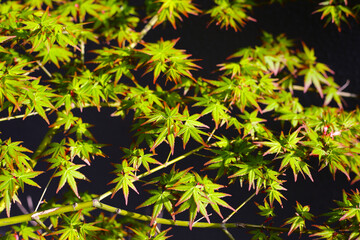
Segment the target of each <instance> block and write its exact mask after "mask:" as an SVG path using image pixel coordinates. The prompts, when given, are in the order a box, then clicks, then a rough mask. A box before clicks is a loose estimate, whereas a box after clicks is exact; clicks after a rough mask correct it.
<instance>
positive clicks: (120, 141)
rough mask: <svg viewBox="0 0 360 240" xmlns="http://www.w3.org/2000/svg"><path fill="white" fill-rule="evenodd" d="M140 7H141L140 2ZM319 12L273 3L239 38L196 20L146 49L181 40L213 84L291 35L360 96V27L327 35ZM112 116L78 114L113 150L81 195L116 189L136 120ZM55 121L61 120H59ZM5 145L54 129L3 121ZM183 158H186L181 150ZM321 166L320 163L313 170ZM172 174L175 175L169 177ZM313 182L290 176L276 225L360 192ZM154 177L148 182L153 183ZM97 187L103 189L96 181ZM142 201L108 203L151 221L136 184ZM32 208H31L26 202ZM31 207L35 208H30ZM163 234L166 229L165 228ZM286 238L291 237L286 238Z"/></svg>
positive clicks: (323, 176) (204, 235)
mask: <svg viewBox="0 0 360 240" xmlns="http://www.w3.org/2000/svg"><path fill="white" fill-rule="evenodd" d="M135 2H136V1H135ZM195 2H196V3H197V4H198V7H199V8H200V9H207V8H208V7H209V6H210V4H209V3H210V1H206V0H202V1H200V0H198V1H195ZM316 8H317V5H316V4H315V3H312V2H310V1H302V0H301V1H294V2H291V1H290V2H289V3H286V4H285V5H283V6H282V5H280V4H273V5H271V6H268V5H267V6H260V7H256V8H255V9H254V11H253V13H252V14H251V16H252V17H254V18H255V19H256V20H257V22H249V23H248V24H247V25H246V26H245V28H244V29H243V30H242V31H240V32H235V31H233V30H232V29H229V30H228V31H226V30H225V29H219V28H218V27H217V26H215V25H214V24H212V25H210V26H208V27H207V25H208V22H209V20H210V18H209V16H200V17H199V16H197V17H196V16H190V17H189V18H184V21H183V22H182V23H180V24H179V25H178V28H177V30H174V29H173V28H172V27H171V26H170V25H166V26H163V25H160V26H158V27H157V28H155V29H154V30H151V31H150V32H149V33H148V34H147V35H146V36H145V38H144V40H145V41H147V42H156V41H157V40H159V39H160V38H161V37H163V39H164V40H170V39H175V38H178V37H180V40H179V42H178V43H177V45H176V48H179V49H186V51H187V53H190V54H192V57H193V58H195V59H202V60H201V61H199V62H197V64H198V65H200V66H201V67H202V69H200V70H199V71H197V72H193V75H194V76H195V77H197V76H202V77H205V78H210V79H214V78H215V76H216V73H214V69H216V65H217V64H219V63H222V62H224V61H225V59H226V58H227V57H228V56H229V55H231V54H232V53H234V52H235V51H237V50H238V49H240V48H242V47H247V46H255V45H259V44H261V42H260V37H261V35H262V33H261V32H262V31H263V30H264V31H267V32H269V33H272V34H274V35H277V34H280V33H285V34H286V35H287V36H288V37H289V38H290V39H294V40H295V42H296V43H297V44H298V46H299V47H300V46H301V41H303V42H304V43H306V45H307V46H308V47H310V48H314V49H315V54H316V56H317V58H318V61H319V62H323V63H325V64H327V65H328V66H329V67H330V68H331V69H333V70H334V71H335V81H336V82H337V83H338V84H339V85H343V84H344V83H345V82H346V80H350V85H349V87H348V88H347V89H346V90H345V91H347V92H352V93H359V92H360V81H359V79H360V78H359V77H360V72H359V66H360V64H359V63H360V62H359V61H360V56H358V54H359V53H360V51H359V50H360V49H359V43H360V27H359V25H357V23H356V22H355V21H350V27H349V26H347V25H343V27H342V31H341V32H338V31H337V29H336V27H335V26H333V25H331V24H330V25H329V26H328V27H326V28H324V27H323V23H324V22H322V21H321V20H320V14H312V12H313V11H314V10H315V9H316ZM346 101H347V103H348V106H347V108H348V109H349V110H350V109H354V108H355V106H356V105H357V104H358V100H357V99H346ZM302 103H303V104H304V105H305V106H308V105H311V104H316V105H321V103H322V100H321V99H320V98H319V97H317V96H315V97H311V98H308V97H306V98H304V99H302ZM111 113H112V109H105V108H104V109H101V112H97V110H96V109H84V111H83V112H82V113H81V112H80V111H75V114H77V115H79V116H82V117H83V120H84V122H88V123H91V124H94V125H95V126H96V127H94V128H93V129H92V132H93V134H94V136H95V138H96V139H97V140H98V142H99V143H106V144H111V146H110V147H104V149H103V151H104V152H105V154H106V155H107V156H108V158H97V159H96V160H95V161H93V163H92V166H91V167H85V168H84V174H85V175H86V176H87V177H88V178H89V179H90V180H94V182H90V183H88V182H80V181H79V191H83V190H87V191H88V192H89V193H95V194H102V193H104V192H105V191H108V190H110V189H111V187H113V186H110V185H106V184H107V183H108V182H110V181H111V180H112V179H113V177H114V176H113V175H111V174H109V172H111V171H112V170H113V167H112V166H111V165H110V162H118V163H119V162H121V156H122V152H121V150H120V148H121V147H129V145H130V143H131V134H130V132H129V129H130V124H131V122H130V117H128V118H126V119H125V120H122V119H121V118H112V117H109V115H110V114H111ZM52 119H54V116H52ZM0 127H1V130H0V131H1V132H2V135H1V138H2V139H7V138H9V137H11V138H12V140H13V141H15V140H16V141H23V142H24V143H23V145H24V146H25V147H27V148H29V149H32V150H35V149H36V148H37V146H38V144H39V143H40V141H41V140H42V138H43V136H44V135H45V133H46V131H47V129H48V127H47V124H46V123H45V122H44V121H43V120H41V118H40V117H38V116H34V117H28V118H27V119H26V120H12V121H7V122H2V123H1V124H0ZM162 149H164V151H163V152H168V149H167V148H165V147H164V148H159V150H160V151H159V152H160V154H159V156H158V157H157V158H159V159H161V157H165V154H164V155H162V154H161V152H162V151H161V150H162ZM179 151H180V152H179V153H176V154H175V156H176V155H180V154H181V149H180V150H179ZM203 163H204V161H203V160H201V159H185V160H183V161H182V162H181V163H180V164H181V165H180V164H178V165H177V166H178V167H179V168H181V169H185V168H186V167H188V166H191V165H194V164H195V166H197V167H200V166H201V165H202V164H203ZM46 167H47V165H46V164H44V163H40V164H38V166H37V167H36V169H37V170H40V169H41V170H44V169H46ZM314 167H316V163H314ZM165 171H168V170H165ZM312 173H313V177H314V182H311V181H310V180H308V179H307V180H304V179H303V178H302V177H301V176H299V178H298V181H297V182H296V183H295V182H294V181H293V178H292V175H290V176H289V178H288V182H287V183H286V184H285V187H286V188H287V189H288V190H287V192H286V193H284V195H285V196H286V198H287V201H284V208H283V209H281V208H280V207H278V206H277V209H276V213H277V215H278V216H277V217H276V218H275V221H276V222H275V223H276V224H277V226H279V225H281V223H282V222H281V221H282V220H283V219H284V218H286V217H290V216H292V214H294V206H295V205H296V201H298V202H300V203H301V204H303V205H307V204H309V205H310V206H311V212H313V213H314V214H320V213H323V212H326V211H327V210H328V209H329V207H333V206H335V205H334V202H333V200H334V199H336V200H340V199H341V192H342V189H346V190H349V189H350V188H355V187H356V186H357V187H358V186H359V185H355V186H350V184H349V183H348V182H347V180H346V178H345V177H344V176H343V175H341V174H337V176H336V181H334V180H333V179H332V176H331V175H330V174H329V173H328V171H327V170H326V169H325V170H323V171H321V172H320V173H317V172H316V170H312ZM48 178H49V174H43V175H40V176H39V177H38V179H39V180H38V181H37V182H39V183H40V185H41V186H45V185H46V183H47V180H48ZM147 179H149V178H146V179H145V180H147ZM95 180H96V182H95ZM57 183H58V179H56V180H55V181H54V182H53V183H52V184H51V187H50V189H49V191H48V193H47V194H46V196H45V198H46V199H49V198H50V197H52V196H54V195H55V191H56V187H57ZM136 187H137V188H138V190H139V192H140V195H136V193H134V192H133V191H130V196H129V200H130V201H129V205H128V206H125V203H124V199H123V196H122V194H121V193H118V194H117V195H116V196H115V197H114V199H112V200H110V199H107V200H106V201H105V202H106V203H109V204H111V205H113V206H116V207H120V208H125V209H129V210H130V211H137V212H140V213H144V214H151V209H147V208H145V209H138V210H135V207H136V206H138V205H140V204H141V203H142V201H143V200H144V199H145V197H146V196H147V195H146V193H145V192H144V191H142V185H141V184H140V183H137V184H136ZM26 190H27V191H26V192H25V193H23V194H21V198H22V199H25V198H26V196H31V197H32V199H33V201H34V203H37V201H38V199H39V196H40V194H41V191H42V190H38V189H35V188H30V187H29V188H26ZM65 191H67V189H66V187H65V188H64V189H63V190H61V191H60V192H59V194H58V198H59V199H60V198H61V196H62V194H63V193H64V192H65ZM225 191H226V192H228V193H231V194H232V197H231V198H228V199H227V200H228V201H229V203H230V205H232V206H233V207H234V208H236V207H237V206H238V205H239V204H241V203H242V201H244V200H245V199H246V198H247V197H248V196H249V195H250V194H251V193H249V192H248V191H247V187H246V186H245V187H244V188H240V186H238V184H235V185H233V186H231V187H230V188H229V189H226V190H225ZM254 199H255V201H257V202H259V203H261V202H262V196H260V197H259V198H257V197H255V198H254ZM24 202H26V201H24ZM24 206H25V207H28V206H27V204H26V203H24ZM256 212H257V208H256V206H255V204H254V203H253V201H251V202H249V203H248V204H247V205H246V207H244V209H242V210H241V211H240V212H239V213H238V214H236V215H235V216H234V217H233V218H232V219H231V220H230V222H246V223H253V224H261V223H262V220H263V219H262V218H260V217H259V216H257V215H256ZM229 213H230V212H229V211H227V210H226V209H224V210H223V215H224V216H227V215H228V214H229ZM11 214H12V215H17V214H20V212H19V210H18V209H17V207H16V206H13V210H12V212H11ZM1 217H5V213H4V212H3V213H1ZM165 217H168V216H166V215H165ZM212 218H213V219H214V221H220V219H218V218H217V217H216V216H215V214H214V216H212ZM178 219H184V220H187V219H188V215H187V214H182V215H179V216H178ZM162 227H163V229H164V228H167V227H166V226H162ZM230 231H231V233H233V234H234V236H235V238H236V239H250V238H251V237H250V236H249V235H248V234H247V233H246V232H247V230H243V229H232V230H230ZM170 233H171V234H173V235H174V236H173V237H172V238H171V239H188V240H190V239H198V240H202V239H226V236H225V235H224V233H222V231H221V230H219V229H214V230H210V229H206V230H202V229H193V230H192V231H190V230H189V229H188V228H177V227H173V230H171V232H170ZM284 237H285V235H284ZM296 238H298V236H295V235H293V236H292V237H290V238H289V239H296Z"/></svg>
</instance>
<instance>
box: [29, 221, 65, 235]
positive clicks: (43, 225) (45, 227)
mask: <svg viewBox="0 0 360 240" xmlns="http://www.w3.org/2000/svg"><path fill="white" fill-rule="evenodd" d="M34 221H35V222H37V224H39V226H40V227H41V228H42V229H44V230H45V233H51V230H50V229H49V228H48V227H47V226H46V225H45V224H44V223H43V222H42V221H41V220H40V219H39V218H34ZM54 238H55V239H59V237H58V236H56V235H54Z"/></svg>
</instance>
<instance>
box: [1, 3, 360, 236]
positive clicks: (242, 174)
mask: <svg viewBox="0 0 360 240" xmlns="http://www.w3.org/2000/svg"><path fill="white" fill-rule="evenodd" d="M276 2H278V3H282V4H285V1H284V0H278V1H276V0H270V1H251V0H214V2H213V4H212V5H211V7H210V8H209V9H202V8H201V5H196V4H195V3H194V2H193V1H191V0H158V1H151V0H149V1H145V2H144V3H143V5H141V6H138V5H132V4H131V1H126V0H76V1H68V0H59V1H51V0H25V1H5V2H3V3H1V4H0V12H1V14H0V42H1V46H0V109H1V113H2V114H3V118H1V119H0V120H1V121H10V120H11V119H16V118H23V119H24V120H25V121H26V119H27V118H28V117H30V116H31V115H39V116H41V117H42V119H43V120H44V121H45V122H46V123H47V124H48V125H49V132H48V133H47V134H46V135H45V136H44V139H43V141H42V143H41V144H40V145H39V147H38V148H37V149H36V150H35V151H34V153H33V154H32V151H31V150H29V149H28V148H26V147H24V146H23V145H25V146H26V143H21V142H18V141H12V140H11V139H10V138H9V139H5V140H0V164H1V166H0V198H1V205H0V207H1V210H2V211H5V212H6V215H7V217H8V218H4V219H0V226H6V225H12V229H11V230H10V231H8V232H7V233H6V235H5V236H3V237H2V239H17V238H18V237H19V236H20V237H22V238H23V239H45V237H46V238H55V239H125V238H126V237H132V238H133V239H157V240H160V239H167V238H168V237H169V229H167V230H165V231H161V230H160V229H159V228H158V227H157V226H158V224H167V225H178V226H188V227H190V229H191V228H194V227H204V228H205V227H215V228H219V229H222V230H223V231H224V233H225V234H226V236H227V237H229V238H230V239H234V237H233V236H232V234H231V233H230V232H229V231H228V229H229V228H235V227H242V228H247V229H252V230H251V231H250V234H251V236H252V239H282V238H285V237H286V236H283V233H286V234H288V235H290V234H291V235H295V234H298V233H302V234H304V235H305V234H306V235H310V236H312V237H314V238H318V239H359V238H360V231H359V229H360V228H359V224H360V193H359V191H358V190H357V189H354V190H353V191H352V192H350V193H347V192H344V193H343V200H342V201H339V202H337V204H338V207H337V208H334V209H331V210H330V211H329V212H328V213H324V214H325V216H326V217H327V218H326V219H325V222H314V219H315V217H316V216H314V215H313V213H311V211H310V206H307V205H305V206H303V205H302V204H301V203H297V205H296V207H295V212H296V214H295V215H294V216H293V217H291V218H289V219H284V220H283V224H284V226H282V227H274V226H273V220H272V219H273V217H274V216H275V209H278V208H279V207H280V206H282V205H283V204H284V200H285V199H286V193H285V190H286V189H285V187H284V183H285V181H286V179H287V178H288V177H289V176H291V175H292V176H293V178H294V179H295V181H296V180H297V178H298V175H299V174H300V175H302V176H303V177H304V178H306V179H308V180H309V181H313V174H314V172H316V171H317V170H321V169H324V170H323V171H330V172H331V174H332V175H333V176H334V178H335V175H336V174H337V173H338V172H341V173H342V174H344V175H345V176H346V177H347V178H348V180H349V181H350V182H356V181H358V180H360V155H359V153H360V142H359V135H360V124H359V122H360V112H359V110H358V109H357V108H356V109H351V110H350V111H349V110H344V107H343V97H346V96H349V95H351V94H348V93H345V92H343V90H344V88H343V87H340V86H339V85H338V84H336V82H335V80H334V77H333V74H334V72H333V71H332V70H331V69H330V68H329V66H327V65H326V64H325V63H322V62H319V61H318V60H317V58H316V55H315V51H314V49H312V48H310V47H308V46H307V45H306V43H302V45H301V44H299V43H295V42H294V41H292V40H290V39H288V38H287V37H286V36H285V35H279V36H273V35H272V34H271V33H267V32H264V33H263V36H262V44H260V45H258V46H253V47H247V48H243V49H240V50H238V51H237V52H235V53H233V54H232V55H231V56H229V58H228V60H227V61H226V62H223V63H220V64H219V65H218V69H216V70H217V72H216V74H214V79H205V78H202V77H201V76H199V77H194V76H195V74H194V75H193V73H194V72H195V71H196V70H198V69H199V68H201V62H199V61H197V60H196V59H193V58H192V57H191V55H190V54H189V53H187V52H186V50H182V49H178V48H177V47H176V44H177V43H178V42H179V41H181V38H180V39H174V40H164V39H158V41H156V42H145V41H144V40H143V37H144V36H145V34H146V33H147V32H148V31H151V29H153V28H155V27H156V26H158V25H162V24H166V23H168V24H171V26H172V27H173V28H175V29H176V28H177V27H179V25H178V23H179V21H181V20H182V19H183V18H184V17H188V16H189V15H195V16H196V15H200V14H204V15H207V16H208V17H209V23H210V24H212V23H215V24H216V25H218V26H219V27H220V28H225V29H227V30H228V31H238V30H241V29H242V28H243V27H245V25H246V23H247V22H248V21H255V19H254V18H252V17H251V10H252V9H253V8H256V7H258V5H263V4H278V3H276ZM141 7H144V8H141ZM359 10H360V4H354V3H353V2H350V1H349V2H348V1H346V0H330V1H323V2H319V7H318V8H316V9H314V13H321V18H322V19H324V21H325V24H328V23H330V22H332V23H333V24H335V25H336V26H337V27H338V29H339V30H341V26H342V23H344V22H345V23H349V21H352V19H357V18H358V12H359ZM309 14H310V13H309ZM194 41H196V39H195V40H194ZM94 44H96V45H97V46H98V47H97V49H96V50H92V51H91V56H94V57H93V58H92V59H90V60H87V57H86V56H87V55H88V53H89V52H88V50H87V48H88V47H87V46H89V45H94ZM85 60H86V61H85ZM50 68H51V69H54V70H53V71H49V70H48V69H50ZM56 68H57V70H56ZM141 74H143V75H142V76H141ZM149 79H150V81H149ZM299 90H300V91H302V92H303V94H304V95H308V94H310V93H309V92H310V91H312V92H316V93H317V94H318V97H319V99H320V98H321V99H323V104H319V105H318V106H316V105H313V106H305V105H303V104H302V102H301V97H300V98H298V97H296V96H297V94H295V93H294V92H295V91H299ZM88 107H96V108H97V109H98V110H99V111H101V108H105V107H109V108H114V109H115V111H114V113H113V114H112V116H113V117H116V116H117V117H122V118H124V117H125V116H132V117H133V119H132V129H131V132H132V133H133V141H132V144H131V145H130V146H127V148H124V149H123V152H124V155H123V158H122V159H121V160H119V159H111V162H112V163H113V167H114V171H113V180H112V181H111V182H110V184H111V185H110V186H109V188H108V189H107V191H106V192H104V193H103V194H102V195H100V196H95V195H92V194H88V193H85V192H83V191H82V190H81V189H80V191H79V189H78V183H79V181H81V180H87V177H86V176H85V174H84V173H83V169H84V168H85V167H91V164H92V161H93V160H94V159H96V158H99V157H106V150H105V149H106V148H104V144H102V143H97V141H96V140H95V139H94V137H93V135H92V133H91V131H90V127H92V126H91V125H90V124H89V123H86V122H84V121H83V119H82V117H81V114H77V113H75V111H74V110H75V109H81V110H82V109H84V108H88ZM53 115H56V119H55V118H53V117H52V116H53ZM50 116H51V117H50ZM52 119H54V120H52ZM54 135H56V136H57V137H58V138H59V139H60V140H59V141H54V140H53V137H54ZM160 145H161V147H162V148H161V149H165V148H164V146H165V145H167V146H168V150H169V154H168V157H167V158H166V159H159V158H158V157H157V155H156V153H157V151H158V150H159V148H160ZM181 148H183V149H184V150H181ZM179 149H180V150H181V151H180V152H183V151H184V152H185V153H183V154H182V155H180V156H177V153H176V152H177V150H179ZM175 156H177V157H175ZM185 158H194V159H199V161H203V162H204V164H203V165H204V169H202V170H203V171H200V170H199V169H196V168H192V169H191V168H188V169H181V168H180V167H179V166H181V165H180V164H178V165H177V166H176V167H175V163H177V162H179V161H181V160H183V159H185ZM39 161H45V162H47V163H48V165H49V168H48V169H38V167H37V163H38V162H39ZM314 161H317V162H318V166H316V164H314ZM168 166H171V170H164V169H165V168H166V167H168ZM314 168H315V169H314ZM44 171H51V172H52V173H53V174H52V177H51V179H55V180H54V181H57V192H58V191H59V190H61V189H63V188H64V187H65V186H67V185H68V186H69V187H70V189H71V191H70V192H69V194H68V195H67V200H65V201H64V202H60V203H59V202H56V201H50V200H48V201H47V202H45V201H44V202H43V201H42V199H40V201H39V209H38V208H37V209H36V212H34V213H30V214H25V215H22V216H17V217H11V214H10V212H11V207H12V206H13V204H14V203H15V202H20V199H19V197H18V195H19V192H20V190H21V191H24V189H27V188H28V187H31V186H33V187H43V188H44V189H45V190H44V193H45V191H46V189H47V187H46V184H44V183H40V182H38V181H37V177H38V176H39V175H40V174H42V173H43V172H44ZM154 173H161V174H154ZM152 174H154V176H150V175H152ZM148 176H149V177H148ZM144 177H147V180H146V182H147V184H146V185H145V188H146V189H147V190H148V193H149V195H148V196H149V198H147V199H145V200H144V202H143V203H142V204H141V205H140V206H139V207H151V209H152V215H151V217H150V216H144V215H140V214H137V213H134V212H128V211H126V210H122V209H118V208H114V207H112V206H109V205H106V204H104V203H102V202H101V201H102V200H103V199H104V198H106V197H108V196H110V195H111V197H119V196H123V198H124V199H125V203H126V204H127V202H128V200H129V198H131V197H129V194H130V192H131V191H135V192H137V193H138V194H142V195H145V194H144V193H139V192H138V190H137V187H136V183H135V182H137V181H138V180H139V179H141V178H144ZM51 179H50V180H49V183H50V181H51ZM239 182H240V184H241V186H243V185H245V186H246V187H247V188H248V191H249V192H252V193H253V195H252V197H253V196H255V195H257V196H261V198H262V199H263V202H261V203H258V204H257V206H258V209H259V214H260V215H261V216H263V217H264V223H263V224H261V225H254V224H251V223H228V220H229V219H230V218H231V217H232V216H233V215H234V214H236V213H237V212H238V211H239V210H240V208H241V207H242V206H243V205H244V204H245V203H246V202H247V201H248V200H247V201H246V202H244V203H243V204H241V203H239V204H238V206H239V207H238V206H231V205H230V204H229V203H228V201H227V200H228V199H230V198H231V195H230V194H229V193H227V192H226V189H224V187H226V186H230V185H232V184H235V183H239ZM51 184H53V183H51ZM28 185H29V186H28ZM146 196H147V195H146ZM249 200H250V199H249ZM235 207H236V209H235ZM94 209H101V210H103V212H102V213H101V214H100V215H98V216H96V215H93V214H92V212H93V210H94ZM212 211H214V212H215V213H216V214H217V215H219V216H220V217H221V218H223V214H222V211H223V212H225V211H226V212H229V211H230V212H231V214H230V215H229V216H227V217H226V218H225V219H224V221H223V222H222V223H211V221H212V220H211V213H210V212H212ZM106 212H112V213H114V216H113V217H109V215H108V214H106ZM163 212H165V213H166V214H167V213H168V215H166V214H165V216H170V217H171V218H172V219H163V218H160V217H159V216H160V215H161V214H162V213H163ZM182 212H186V213H187V214H188V221H181V220H179V219H177V215H178V214H179V213H182ZM116 215H122V216H123V217H117V218H115V217H116ZM199 218H204V219H205V220H206V222H199V220H197V219H199ZM46 219H50V223H49V224H46V222H44V221H45V220H46ZM30 221H35V223H34V225H30V224H28V223H29V222H30ZM143 221H145V223H144V222H143ZM18 223H21V224H20V225H16V224H18ZM170 232H171V231H170Z"/></svg>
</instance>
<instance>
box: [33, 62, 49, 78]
mask: <svg viewBox="0 0 360 240" xmlns="http://www.w3.org/2000/svg"><path fill="white" fill-rule="evenodd" d="M36 63H37V65H39V67H41V69H42V70H43V71H44V72H45V73H46V75H48V77H49V78H52V74H51V73H50V72H49V71H48V70H47V69H46V67H45V66H44V65H43V64H42V63H41V62H40V61H39V60H36Z"/></svg>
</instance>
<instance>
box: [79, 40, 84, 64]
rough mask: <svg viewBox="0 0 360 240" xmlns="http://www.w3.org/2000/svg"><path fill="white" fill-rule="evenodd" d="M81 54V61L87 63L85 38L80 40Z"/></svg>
mask: <svg viewBox="0 0 360 240" xmlns="http://www.w3.org/2000/svg"><path fill="white" fill-rule="evenodd" d="M80 54H81V63H82V64H85V43H84V41H83V40H80Z"/></svg>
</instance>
